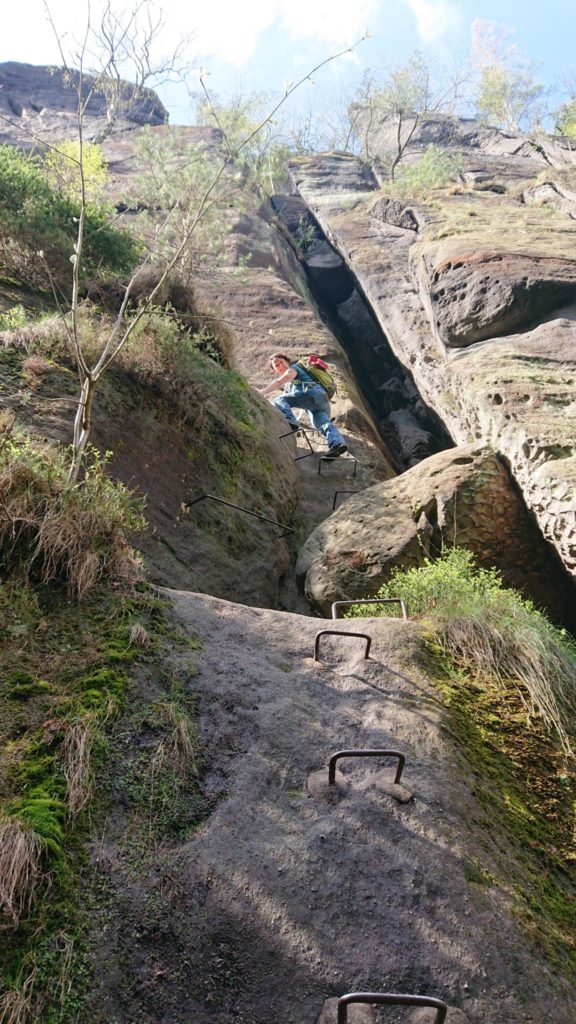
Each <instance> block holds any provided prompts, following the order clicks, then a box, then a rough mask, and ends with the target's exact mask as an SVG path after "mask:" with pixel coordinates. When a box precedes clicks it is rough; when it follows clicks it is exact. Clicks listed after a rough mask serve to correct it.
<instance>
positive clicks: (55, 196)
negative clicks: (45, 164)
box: [0, 146, 139, 287]
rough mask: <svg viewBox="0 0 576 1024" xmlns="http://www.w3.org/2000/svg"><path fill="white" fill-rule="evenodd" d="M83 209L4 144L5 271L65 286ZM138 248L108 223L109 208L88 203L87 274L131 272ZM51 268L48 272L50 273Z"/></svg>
mask: <svg viewBox="0 0 576 1024" xmlns="http://www.w3.org/2000/svg"><path fill="white" fill-rule="evenodd" d="M79 214H80V206H79V203H78V201H77V200H76V199H72V198H70V197H69V196H67V195H66V194H64V193H62V192H58V191H56V190H55V189H54V188H53V187H52V185H51V184H50V183H49V181H48V180H47V178H46V176H45V174H44V173H43V171H42V169H41V167H40V166H39V164H38V163H37V162H36V161H35V160H34V159H33V158H32V157H31V156H27V155H25V154H22V153H19V152H18V151H17V150H16V149H14V148H13V147H12V146H0V260H1V262H2V264H3V265H4V266H3V269H4V272H8V273H12V274H13V275H14V276H16V277H18V279H20V280H24V281H26V283H27V284H30V283H31V282H30V280H28V276H30V277H31V279H32V285H40V283H43V284H44V286H45V287H46V286H47V285H48V283H49V275H50V274H51V275H52V276H54V277H56V279H57V281H58V283H59V284H60V285H61V286H62V285H63V284H65V283H66V282H67V280H68V278H69V277H70V257H71V255H72V254H73V252H74V247H75V243H76V235H77V225H78V217H79ZM138 252H139V250H138V246H137V244H136V242H135V240H134V238H133V237H132V236H131V235H129V234H128V233H127V232H126V231H119V230H118V229H117V228H113V227H111V226H110V224H109V210H107V209H106V207H104V206H103V205H101V204H97V203H89V204H88V208H87V213H86V231H85V248H84V255H83V266H82V270H83V272H84V273H88V274H90V273H94V272H95V271H96V270H98V271H99V272H102V271H112V272H114V271H115V272H117V273H126V272H128V271H130V270H131V269H132V267H133V266H134V265H135V263H136V261H137V258H138ZM46 267H48V268H49V273H48V272H47V270H46Z"/></svg>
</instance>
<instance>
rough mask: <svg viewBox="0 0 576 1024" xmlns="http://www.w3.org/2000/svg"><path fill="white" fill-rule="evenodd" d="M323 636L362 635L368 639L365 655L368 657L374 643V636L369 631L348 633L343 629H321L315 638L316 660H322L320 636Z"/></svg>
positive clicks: (362, 638)
mask: <svg viewBox="0 0 576 1024" xmlns="http://www.w3.org/2000/svg"><path fill="white" fill-rule="evenodd" d="M321 636H356V637H360V639H361V640H365V641H366V650H365V651H364V657H365V658H367V657H368V655H369V654H370V645H371V643H372V637H370V636H368V634H367V633H348V632H345V631H344V630H343V629H321V630H320V632H319V633H316V637H315V640H314V661H320V658H319V653H320V637H321Z"/></svg>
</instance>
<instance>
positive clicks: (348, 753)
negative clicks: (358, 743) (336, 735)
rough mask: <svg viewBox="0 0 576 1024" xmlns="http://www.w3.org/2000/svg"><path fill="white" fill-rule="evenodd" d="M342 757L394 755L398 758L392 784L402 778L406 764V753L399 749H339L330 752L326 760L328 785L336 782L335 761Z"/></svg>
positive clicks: (396, 783) (397, 782) (395, 783)
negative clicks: (330, 755) (332, 752)
mask: <svg viewBox="0 0 576 1024" xmlns="http://www.w3.org/2000/svg"><path fill="white" fill-rule="evenodd" d="M342 757H395V758H397V759H398V767H397V769H396V775H395V776H394V785H396V786H397V785H398V784H399V783H400V779H401V778H402V772H403V771H404V765H405V764H406V755H405V754H402V753H400V751H399V750H339V751H338V752H337V753H336V754H332V757H331V758H330V760H329V762H328V785H329V786H333V785H334V783H335V782H336V762H337V761H339V760H340V758H342Z"/></svg>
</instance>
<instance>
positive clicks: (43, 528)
mask: <svg viewBox="0 0 576 1024" xmlns="http://www.w3.org/2000/svg"><path fill="white" fill-rule="evenodd" d="M104 465H105V460H103V459H102V458H101V457H100V456H99V455H98V453H97V452H96V451H93V452H92V463H91V465H90V466H89V468H88V469H87V470H86V473H85V476H84V479H83V480H82V481H81V482H80V483H78V484H76V485H75V486H73V487H67V486H66V476H67V463H66V458H65V453H64V452H63V451H61V450H59V449H56V448H53V447H49V446H48V445H42V444H40V443H38V442H35V441H34V440H32V439H31V438H29V437H27V436H26V435H24V434H15V435H10V434H8V435H6V436H5V437H4V439H3V441H1V442H0V500H1V502H2V509H3V515H2V518H1V519H0V570H1V571H2V572H3V573H5V574H11V573H13V572H22V573H24V574H25V575H27V576H28V577H29V578H31V579H38V580H40V581H41V582H42V583H47V582H49V581H50V580H61V581H64V582H66V584H67V586H68V589H69V591H70V592H71V593H72V594H74V595H75V596H77V597H78V598H83V597H84V596H85V595H86V594H87V593H88V592H89V591H90V590H92V589H93V587H94V586H95V584H96V583H97V581H98V580H99V579H101V578H103V577H105V578H107V579H108V580H109V581H111V582H112V583H123V584H127V583H128V584H132V583H134V582H136V581H137V579H139V576H140V568H139V562H138V559H137V558H136V556H135V554H134V552H133V551H132V549H131V548H130V547H129V545H128V543H127V540H126V534H127V533H132V532H135V531H137V530H141V529H144V526H145V521H144V517H143V516H142V513H141V510H140V508H139V507H138V506H137V503H136V501H135V499H134V496H133V495H132V494H131V493H130V492H129V491H128V490H127V489H126V488H125V487H124V486H123V485H122V484H118V483H115V482H114V481H112V480H111V479H110V478H109V477H108V476H106V473H105V471H104Z"/></svg>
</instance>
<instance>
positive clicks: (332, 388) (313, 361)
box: [298, 352, 336, 398]
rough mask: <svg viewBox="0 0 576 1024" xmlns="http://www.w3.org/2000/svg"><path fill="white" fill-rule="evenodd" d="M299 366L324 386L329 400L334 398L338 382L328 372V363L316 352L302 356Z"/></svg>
mask: <svg viewBox="0 0 576 1024" xmlns="http://www.w3.org/2000/svg"><path fill="white" fill-rule="evenodd" d="M298 366H301V367H302V369H303V370H306V373H309V374H310V376H311V377H314V380H317V381H318V383H319V384H321V385H322V387H323V388H324V391H325V392H326V394H327V395H328V398H334V395H335V394H336V382H335V381H334V377H333V376H332V374H331V373H330V372H329V370H328V363H325V362H324V360H323V359H321V358H320V356H317V355H316V353H315V352H311V353H310V355H308V356H302V358H301V359H299V360H298Z"/></svg>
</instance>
